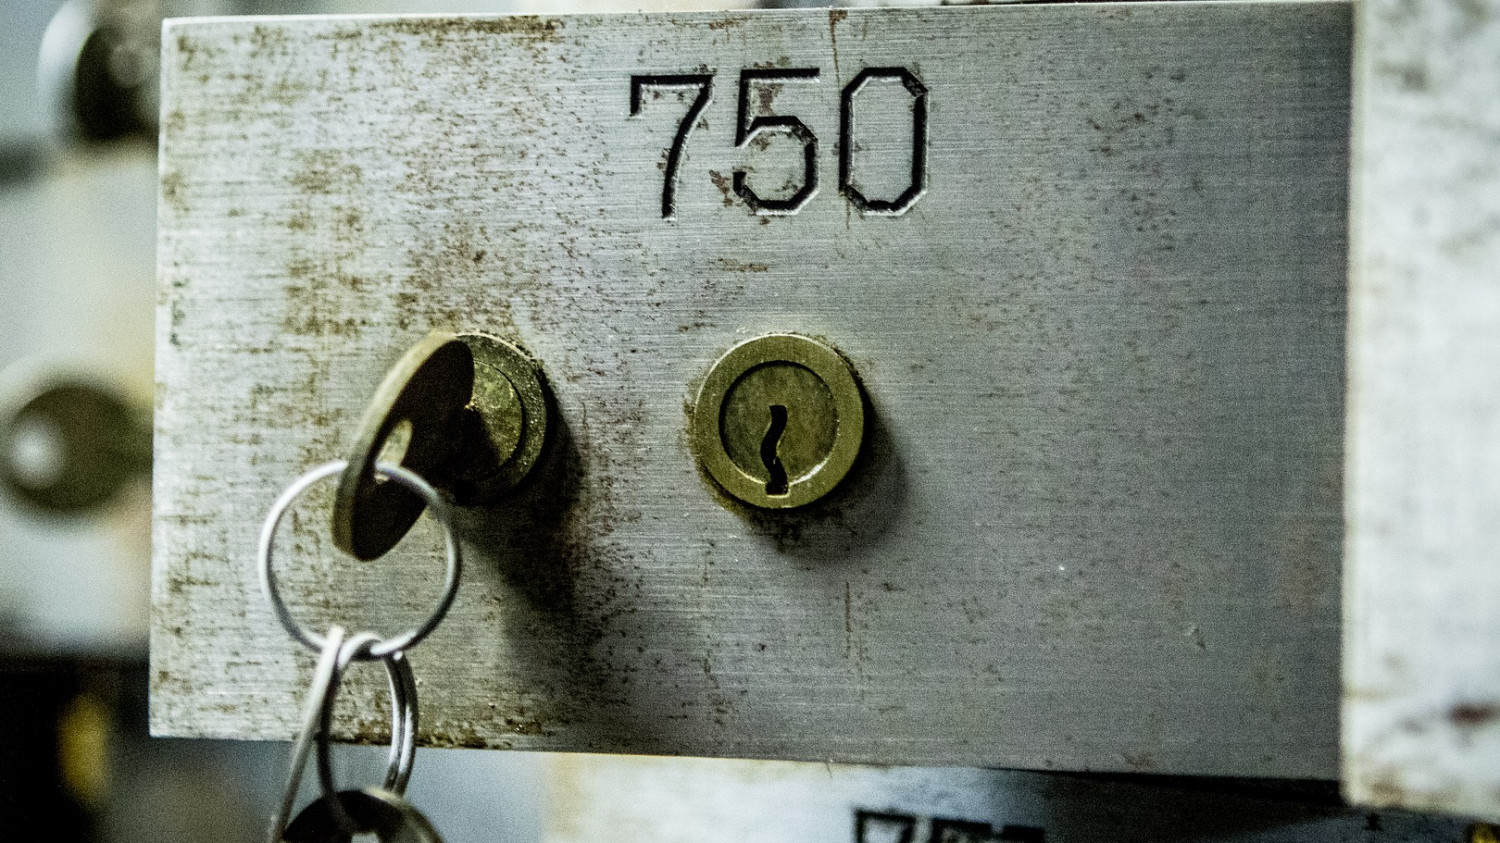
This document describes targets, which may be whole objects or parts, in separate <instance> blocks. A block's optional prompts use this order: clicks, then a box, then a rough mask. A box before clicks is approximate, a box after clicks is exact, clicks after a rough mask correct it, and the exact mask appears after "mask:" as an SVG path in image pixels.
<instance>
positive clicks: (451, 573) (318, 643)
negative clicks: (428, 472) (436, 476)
mask: <svg viewBox="0 0 1500 843" xmlns="http://www.w3.org/2000/svg"><path fill="white" fill-rule="evenodd" d="M347 466H348V463H347V462H346V461H344V460H334V461H333V462H329V463H324V464H323V465H320V466H318V467H317V468H315V469H313V470H312V471H309V472H307V473H306V474H304V475H302V476H301V477H298V478H297V479H296V480H294V481H292V484H291V485H290V486H287V487H286V491H284V492H282V493H281V496H280V497H278V498H277V499H276V502H275V503H273V504H271V510H270V512H267V513H266V521H265V524H263V525H262V526H261V529H260V548H259V559H258V562H259V565H260V584H261V587H262V588H263V589H264V590H265V592H266V597H267V598H268V599H269V600H270V601H271V608H272V609H273V610H275V612H276V617H277V619H278V620H280V621H281V625H282V626H283V627H285V628H286V631H287V632H288V633H290V634H291V636H292V637H293V638H295V639H297V640H298V641H300V642H302V643H303V644H304V645H306V646H307V647H308V648H309V649H312V650H314V651H322V650H323V649H324V645H325V644H326V643H327V642H325V641H324V639H323V637H322V636H320V635H318V634H316V633H314V632H312V631H311V630H309V629H308V628H307V627H305V626H303V625H302V624H300V623H298V622H297V619H296V618H293V617H292V612H291V609H289V608H287V605H286V603H285V602H284V601H283V600H282V599H281V592H280V591H279V590H278V588H277V585H276V573H275V571H274V570H273V569H272V566H271V546H272V544H273V543H274V542H275V541H276V528H277V527H278V526H280V524H281V519H282V517H284V516H285V515H286V513H287V510H288V509H289V508H291V505H292V502H293V501H295V500H296V499H297V498H298V497H300V496H301V495H302V493H303V492H305V491H307V490H308V488H309V487H311V486H312V485H313V484H314V483H317V482H318V481H319V480H322V479H323V478H325V477H331V476H333V475H336V474H339V473H341V472H342V471H343V470H344V469H345V468H346V467H347ZM375 471H376V472H377V473H379V474H381V475H384V476H385V477H387V478H389V479H390V480H392V481H394V482H396V483H399V484H401V485H402V486H404V487H406V488H407V489H409V490H411V491H412V492H415V493H416V494H418V495H420V496H421V497H422V499H423V500H424V501H426V503H427V508H428V509H429V510H431V511H432V515H433V517H434V518H436V519H437V522H438V523H439V524H441V525H442V526H443V536H444V541H445V544H446V546H447V551H448V569H447V578H446V580H445V581H444V583H443V594H442V596H441V597H440V598H439V599H438V604H437V608H436V609H434V610H433V612H432V614H431V615H429V616H428V618H427V620H426V621H425V622H423V623H422V625H421V626H418V627H416V628H415V629H411V630H408V631H407V632H405V633H403V634H401V635H398V636H396V637H394V638H386V639H384V640H382V641H380V642H378V643H376V644H375V645H374V646H372V647H370V648H368V650H363V651H362V652H361V655H360V656H359V658H363V659H383V658H385V657H387V656H390V655H392V654H394V653H397V652H400V651H402V650H405V649H407V648H409V647H412V646H414V645H415V644H416V643H417V642H419V641H421V640H422V639H423V638H426V637H427V635H428V633H430V632H432V630H433V629H434V628H436V627H437V625H438V623H439V622H441V621H442V619H443V616H444V615H446V614H448V608H449V607H450V606H452V605H453V598H454V597H456V596H457V595H458V579H459V572H460V571H461V570H462V568H463V560H462V558H461V556H460V552H459V543H458V533H457V531H456V530H455V528H454V526H453V517H452V510H451V509H450V507H449V506H448V502H447V501H445V500H443V498H442V496H441V495H439V494H438V492H437V490H436V489H434V488H432V485H431V484H429V483H428V482H427V481H426V480H423V479H422V478H421V476H420V475H418V474H416V473H415V472H412V471H410V470H409V469H405V468H402V467H401V466H399V465H392V464H390V463H378V464H377V465H376V466H375Z"/></svg>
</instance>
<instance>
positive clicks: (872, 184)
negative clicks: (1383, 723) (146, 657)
mask: <svg viewBox="0 0 1500 843" xmlns="http://www.w3.org/2000/svg"><path fill="white" fill-rule="evenodd" d="M165 40H166V44H165V51H164V68H165V71H164V72H165V76H164V82H163V96H164V98H165V105H164V111H163V136H162V193H161V205H160V223H161V252H160V259H161V267H160V268H161V303H160V308H159V312H158V315H159V321H158V354H159V357H158V368H157V377H158V392H157V404H158V413H157V426H158V427H157V457H156V479H155V483H156V486H155V507H156V512H155V534H154V536H155V542H154V546H155V567H154V581H153V595H154V599H155V614H154V625H153V637H152V659H153V700H152V718H153V728H154V729H155V730H156V731H157V732H159V733H163V734H179V735H221V736H237V737H249V738H255V737H285V736H286V735H288V734H290V732H291V730H292V728H293V720H294V719H295V712H296V710H297V700H298V699H299V698H300V695H301V693H302V689H303V685H304V683H305V674H306V671H307V669H308V667H309V665H310V658H309V656H308V654H306V653H301V652H299V651H298V649H297V647H296V645H294V644H293V643H292V642H291V641H290V640H288V639H287V638H286V636H285V635H284V633H282V632H281V630H280V629H279V627H278V626H277V624H276V622H275V619H274V618H273V617H272V615H271V613H270V610H269V609H268V608H267V606H266V605H265V603H264V601H263V600H262V599H261V597H260V595H259V594H258V593H257V591H256V589H255V587H254V578H253V575H252V566H251V561H252V558H253V557H252V550H253V541H254V535H255V531H256V529H257V526H258V523H259V521H260V518H261V515H262V513H263V511H264V509H265V507H266V506H267V505H268V504H269V502H270V501H271V499H272V498H273V497H274V495H275V494H276V493H277V491H278V490H280V489H281V488H282V486H284V485H285V484H286V483H287V482H289V481H290V480H291V479H292V478H293V477H294V476H296V475H297V474H298V473H300V472H301V471H302V470H304V469H305V468H307V467H308V466H311V465H314V464H316V463H319V462H321V461H323V460H326V459H329V458H331V457H334V456H338V455H341V454H342V453H343V451H344V450H345V449H347V448H348V447H349V445H350V439H349V437H350V436H351V435H352V433H353V426H354V423H355V422H356V420H357V419H358V418H359V415H360V413H361V412H362V410H363V407H364V404H365V402H366V401H367V399H368V397H369V395H370V394H371V390H373V389H374V387H375V385H376V384H378V383H379V381H380V377H381V375H382V373H383V371H384V370H385V369H386V368H387V367H388V366H389V365H390V364H391V363H392V362H393V361H394V360H395V359H396V358H397V357H398V356H399V355H400V353H401V351H402V350H403V349H405V348H406V347H408V346H409V345H411V343H413V342H414V341H415V340H416V339H417V338H418V337H420V336H421V335H423V334H424V333H425V332H426V331H428V330H429V329H431V328H435V327H443V328H450V329H459V330H482V331H488V332H493V333H496V334H498V335H502V336H507V337H510V338H513V339H515V340H517V341H519V342H520V343H522V344H523V345H524V346H525V347H526V348H528V349H529V350H531V351H532V352H534V353H535V354H536V356H537V357H538V359H539V360H540V361H541V363H542V367H543V369H544V371H545V373H546V376H547V378H548V381H549V384H550V387H551V389H552V390H553V392H554V394H555V397H556V400H557V408H558V422H559V424H558V426H559V428H560V436H559V442H558V443H557V447H556V448H554V450H552V451H551V452H550V453H549V454H548V455H547V457H546V458H545V459H544V461H543V464H542V465H541V467H540V468H539V472H540V474H541V476H538V477H537V478H535V481H534V482H533V483H532V484H531V485H529V486H528V487H527V489H526V490H525V491H524V492H523V493H522V494H520V495H518V496H517V497H516V498H514V499H513V501H512V502H511V503H510V504H509V505H507V506H505V507H502V508H499V509H497V510H495V511H493V512H474V513H470V514H469V517H468V519H467V520H468V523H467V531H468V535H469V537H470V547H469V553H468V559H469V562H468V565H467V567H466V572H465V581H464V585H463V589H462V591H461V593H460V595H459V598H458V601H457V603H456V605H455V606H454V608H453V612H452V614H451V615H450V616H449V619H448V620H447V621H446V622H445V624H444V625H443V626H442V627H441V628H439V630H438V631H437V632H436V633H435V634H434V635H433V637H432V638H431V639H430V640H429V641H428V642H427V643H425V644H423V645H422V647H420V648H418V649H417V650H416V651H414V652H413V653H412V660H413V664H414V666H415V669H416V672H417V675H418V677H419V680H420V681H421V682H422V689H423V690H422V695H423V696H422V700H423V717H422V724H423V738H424V740H426V741H427V742H429V743H431V744H436V745H462V746H487V747H514V748H524V749H556V750H595V751H608V752H635V753H662V754H695V755H723V756H754V757H772V758H790V759H820V760H821V759H837V760H848V761H875V762H885V763H892V762H904V763H938V764H971V765H1011V766H1024V767H1037V768H1056V769H1094V770H1139V771H1158V772H1165V771H1171V772H1192V773H1215V774H1237V775H1252V776H1259V775H1277V776H1293V777H1301V776H1332V775H1333V774H1334V772H1335V769H1336V757H1337V699H1338V651H1339V650H1338V647H1339V606H1338V581H1339V554H1340V544H1341V520H1340V499H1341V488H1340V469H1341V458H1342V453H1341V450H1342V449H1341V425H1342V408H1343V329H1344V317H1343V313H1344V303H1345V296H1344V271H1345V232H1344V226H1345V224H1344V216H1345V207H1346V188H1345V181H1346V168H1347V153H1346V144H1347V138H1348V116H1347V115H1348V63H1349V9H1348V7H1347V6H1346V5H1343V4H1337V3H1312V4H1300V3H1266V4H1257V3H1217V4H1215V3H1209V4H1197V3H1173V4H1159V5H1158V4H1138V5H1108V4H1103V5H1087V6H1071V5H1049V6H1036V7H1029V6H1028V7H987V8H986V7H975V8H939V9H908V10H834V11H828V10H821V11H803V12H776V13H736V14H676V15H674V14H647V15H623V16H612V17H611V16H580V17H567V18H530V17H512V18H506V17H498V18H461V19H422V18H406V19H400V18H393V19H384V18H353V19H341V18H322V19H303V20H292V19H269V20H268V19H261V20H231V19H221V20H208V21H197V22H193V21H184V22H177V23H173V24H170V25H169V26H168V27H167V29H166V31H165ZM872 68H874V69H886V70H879V71H877V72H874V73H873V74H872V73H868V72H866V71H868V70H870V69H872ZM812 70H816V74H813V73H812V72H811V71H812ZM742 71H749V72H748V73H745V74H742ZM672 74H676V75H679V77H682V78H678V79H677V80H675V81H674V80H672V79H665V80H664V79H663V78H662V77H664V76H668V75H672ZM632 77H638V79H637V83H636V84H635V85H634V86H633V85H632ZM701 77H711V82H712V88H711V89H710V90H709V95H708V97H707V99H706V101H705V102H704V104H703V107H702V111H701V114H699V115H698V116H697V118H696V119H694V120H693V121H691V124H690V125H691V127H692V131H691V132H690V133H688V134H687V136H686V142H685V143H684V145H683V146H682V148H681V149H680V151H679V153H678V154H677V155H676V156H673V155H671V154H670V149H671V147H672V145H673V138H674V136H675V135H676V133H677V131H678V127H679V123H680V122H681V121H682V119H683V116H684V115H685V114H686V113H687V111H688V110H689V108H691V107H692V105H693V103H694V102H696V101H697V99H698V95H699V94H700V92H701V90H702V87H701ZM684 80H686V81H684ZM742 81H743V84H742ZM856 82H858V83H859V84H858V85H856V86H855V87H854V88H851V87H850V86H851V85H854V83H856ZM913 83H916V84H913ZM633 87H635V88H638V90H637V91H636V92H635V93H636V94H637V96H638V97H639V101H638V102H637V103H634V104H633V103H632V101H631V100H632V92H633V91H632V88H633ZM741 88H743V89H744V92H743V95H742V93H741ZM846 99H850V100H852V105H853V108H852V117H851V118H850V119H844V117H843V113H847V112H849V111H850V110H849V109H845V108H844V107H843V102H844V100H846ZM741 104H743V107H741ZM633 105H635V106H637V107H636V108H633V107H632V106H633ZM633 111H634V112H636V113H635V114H634V116H632V112H633ZM919 112H921V113H922V114H921V117H922V118H925V122H924V123H923V124H922V126H921V128H922V129H923V130H924V131H920V132H919V131H916V130H915V129H916V127H917V123H916V122H914V121H917V120H918V119H919V116H918V113H919ZM766 116H776V117H782V118H785V117H789V116H791V117H797V118H798V119H799V120H800V121H802V125H803V127H804V129H803V130H802V131H800V132H799V131H797V130H795V128H794V127H792V126H791V123H790V121H787V120H782V121H780V122H774V121H773V122H766V121H761V122H760V123H759V124H758V125H760V126H761V127H762V128H761V129H759V130H758V135H757V130H756V128H755V126H756V125H757V124H756V120H755V118H757V117H766ZM742 135H743V136H745V137H746V142H745V144H744V146H743V147H739V148H737V147H736V140H737V138H739V137H741V136H742ZM841 135H845V136H847V137H849V138H850V140H849V141H848V142H847V143H840V141H839V138H840V136H841ZM923 135H925V145H923V146H922V148H923V149H924V150H925V153H924V155H923V156H921V157H920V158H916V159H914V158H913V156H912V154H911V150H912V147H913V144H914V142H915V141H917V140H921V139H922V136H923ZM808 136H812V137H815V138H816V139H817V141H816V143H815V144H813V145H814V146H815V151H814V153H813V155H812V157H811V158H810V159H809V158H808V157H806V153H805V150H806V148H807V147H808V145H809V144H808V141H807V138H808ZM762 141H763V142H762ZM840 153H848V154H847V155H845V156H841V154H840ZM674 157H675V158H676V164H677V166H676V167H675V176H676V179H675V181H674V182H672V184H673V185H674V189H675V195H674V196H672V197H671V200H672V201H671V202H670V203H666V202H664V199H666V198H667V197H666V196H664V187H665V185H666V184H667V183H668V180H667V179H666V178H665V176H666V173H665V170H667V169H668V165H669V163H671V161H672V159H673V158H674ZM841 157H844V158H847V159H848V160H847V161H846V162H844V164H845V166H843V167H841ZM809 161H810V162H811V166H810V167H809ZM918 162H920V166H918ZM737 169H738V170H740V171H742V172H744V173H745V175H743V176H740V177H736V176H735V175H734V174H735V172H736V170H737ZM841 171H842V172H841ZM810 175H811V176H812V177H815V178H816V180H817V186H816V189H814V190H813V191H812V192H811V193H810V194H806V193H805V192H803V191H801V190H800V188H801V187H803V186H805V184H806V180H807V179H808V178H809V177H810ZM914 176H917V177H918V178H915V179H914ZM841 183H844V184H845V185H846V187H845V189H841ZM847 186H852V187H853V188H854V190H849V189H847ZM914 186H915V187H917V188H918V189H916V190H911V189H910V188H912V187H914ZM746 187H748V188H749V189H750V191H751V192H753V193H754V194H756V196H757V197H759V198H760V199H761V200H766V199H769V200H771V201H770V202H769V203H766V202H764V201H762V203H761V205H760V209H759V210H760V211H761V213H756V212H755V211H754V210H752V209H751V207H750V206H749V205H748V204H747V202H748V200H747V199H746V198H745V193H744V188H746ZM855 194H858V195H859V196H861V197H863V198H864V200H868V201H864V202H863V204H861V201H860V200H859V199H858V198H856V195H855ZM798 195H801V196H802V199H805V201H802V200H800V199H799V200H798V201H799V202H800V203H801V204H800V205H798V207H797V208H796V209H788V208H786V207H775V205H776V203H778V202H780V203H781V204H782V205H783V206H784V205H785V204H786V203H787V202H789V201H790V200H791V199H795V198H797V196H798ZM903 195H905V199H900V197H901V196H903ZM898 199H900V201H898ZM903 203H907V204H905V205H904V211H903V210H902V209H901V208H897V207H894V206H897V205H903ZM664 204H670V208H669V210H670V211H671V212H672V216H671V217H670V218H668V219H664V218H663V215H662V211H663V205H664ZM893 211H894V212H893ZM771 331H796V332H800V333H805V334H808V335H812V336H820V337H826V338H827V339H828V340H829V341H830V342H831V343H832V344H834V345H836V346H837V347H838V348H839V349H840V350H841V351H843V352H844V353H845V354H846V355H848V356H849V358H850V359H851V361H852V363H853V364H854V367H855V368H856V370H857V371H858V372H859V373H860V376H861V378H862V380H863V385H864V387H865V389H866V391H867V393H868V396H869V400H870V405H871V414H872V422H871V427H870V432H869V436H868V444H867V446H866V452H865V456H864V457H863V459H862V462H861V464H860V465H859V466H856V468H855V470H854V472H853V473H852V475H851V478H850V480H849V482H848V483H847V484H846V486H845V487H844V489H843V491H842V493H841V494H838V495H835V496H834V497H833V498H831V499H829V500H827V501H825V502H823V503H820V504H819V505H818V506H817V507H815V508H814V510H813V511H811V512H803V513H773V514H763V513H762V514H757V513H754V512H749V511H746V510H743V509H737V508H735V507H734V506H733V505H731V504H729V503H727V502H726V501H724V500H723V499H722V496H719V495H717V494H716V493H715V492H713V491H712V490H711V489H710V487H709V486H708V485H707V484H706V483H705V481H704V479H703V478H702V477H701V476H700V474H699V471H698V469H697V467H696V464H695V461H694V459H693V457H692V454H691V453H690V449H689V447H688V442H687V434H686V427H687V417H686V411H685V405H686V404H688V403H689V402H690V401H691V398H692V396H693V395H694V394H695V393H696V388H697V382H698V379H699V378H701V377H703V375H704V373H705V372H706V371H707V370H708V368H709V366H710V365H711V364H712V363H713V361H714V360H715V359H717V357H718V356H719V355H721V354H722V353H723V352H724V351H725V350H726V349H728V348H729V347H731V346H733V345H734V344H735V343H736V342H738V341H740V340H742V339H744V338H746V337H749V336H752V335H755V334H758V333H763V332H771ZM301 512H302V513H303V514H302V516H301V517H299V518H297V519H295V520H296V522H297V523H295V524H294V525H293V527H292V529H291V531H290V532H291V535H288V536H286V537H285V538H284V539H283V540H284V541H285V542H286V543H287V544H286V547H288V548H289V551H288V552H287V553H286V554H285V556H284V558H285V559H286V562H285V563H284V564H285V565H286V567H285V568H284V569H282V570H283V581H284V582H285V583H286V590H287V592H288V594H289V599H290V601H291V602H292V603H293V605H294V608H296V610H297V611H298V612H300V613H302V616H303V617H305V618H307V619H308V621H309V622H311V623H324V624H326V623H330V622H332V621H334V620H338V621H340V622H342V623H346V624H349V625H351V626H354V627H359V626H361V625H365V624H368V625H374V626H377V627H378V628H381V629H386V630H395V629H397V628H400V627H401V626H403V625H406V624H408V623H409V622H410V620H411V619H412V618H414V617H416V616H417V615H418V614H419V613H420V612H422V611H424V610H425V607H426V606H427V604H428V603H429V602H430V600H431V593H432V592H433V591H434V590H435V589H436V587H437V583H436V579H437V577H438V567H437V563H436V562H435V561H434V560H433V559H431V558H428V557H430V555H431V552H432V550H433V549H434V545H433V543H432V542H433V536H432V534H431V533H429V534H427V537H426V538H425V539H424V538H423V537H422V536H414V537H413V538H412V539H411V540H410V541H411V542H412V543H413V545H414V547H415V550H413V551H412V552H411V553H410V554H408V555H406V556H402V557H400V558H389V557H388V558H386V559H382V560H378V561H376V562H374V563H355V562H353V561H352V560H348V559H341V558H339V557H338V556H337V554H335V553H334V552H333V550H332V544H331V542H329V541H328V538H327V532H326V527H325V524H324V520H325V519H326V510H320V509H318V508H317V505H316V504H315V503H313V504H309V505H307V506H306V507H305V508H304V509H303V510H301ZM418 529H419V531H420V530H421V529H422V528H421V527H420V526H419V528H418ZM424 541H425V542H427V544H426V545H424V544H423V542H424ZM299 592H300V595H301V596H300V598H299V597H298V594H299ZM374 678H375V677H374V676H373V674H372V676H371V677H370V680H371V682H372V684H371V685H370V686H369V687H368V690H367V692H365V693H359V692H350V693H349V694H348V699H349V700H351V703H353V701H359V702H358V703H357V704H351V710H350V711H349V712H347V715H348V717H347V719H346V720H345V721H344V723H345V725H344V729H345V733H346V734H347V735H348V736H350V737H355V738H360V739H367V740H378V739H380V738H381V737H382V736H383V734H384V731H385V728H386V725H385V718H384V716H383V715H382V714H381V713H380V712H379V711H378V710H376V709H375V708H374V705H375V702H374V701H375V700H376V699H378V698H379V696H380V693H379V691H378V687H377V686H375V685H374V684H373V680H374ZM361 681H363V680H361Z"/></svg>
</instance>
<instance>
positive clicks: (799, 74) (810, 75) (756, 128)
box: [734, 68, 818, 214]
mask: <svg viewBox="0 0 1500 843" xmlns="http://www.w3.org/2000/svg"><path fill="white" fill-rule="evenodd" d="M816 81H818V70H817V68H799V69H791V70H741V71H740V118H739V124H738V129H737V130H736V132H735V144H734V145H735V146H736V147H737V148H744V146H745V144H748V143H749V142H750V141H751V140H753V139H754V138H755V137H756V136H757V135H759V134H761V133H763V132H784V133H785V134H788V135H791V136H792V137H794V138H796V139H797V140H799V141H801V142H802V157H803V163H802V186H801V187H799V188H798V189H797V192H796V193H794V194H792V196H791V198H789V199H762V198H761V197H760V196H759V195H757V194H756V192H755V191H754V190H751V189H750V185H748V184H746V183H745V171H744V170H735V171H734V192H735V193H736V194H738V195H739V197H740V198H741V199H743V200H745V204H746V205H749V206H750V208H751V210H753V211H755V212H756V213H757V214H791V213H795V212H796V211H798V210H800V209H801V208H802V206H803V205H805V204H807V200H809V199H811V198H812V195H813V194H814V193H816V192H818V137H817V136H816V135H814V134H813V133H812V130H811V129H809V128H807V124H805V123H803V122H802V121H801V120H798V119H797V118H796V117H791V116H776V117H761V116H757V117H755V118H754V119H751V118H750V86H751V85H753V84H754V83H756V82H769V83H776V82H816Z"/></svg>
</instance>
